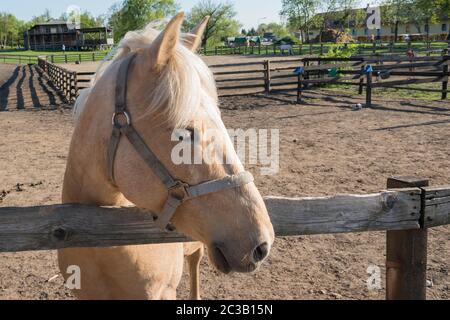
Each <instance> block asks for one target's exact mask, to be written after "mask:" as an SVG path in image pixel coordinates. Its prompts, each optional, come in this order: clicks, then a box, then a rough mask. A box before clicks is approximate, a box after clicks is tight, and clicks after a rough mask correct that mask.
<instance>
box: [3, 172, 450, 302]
mask: <svg viewBox="0 0 450 320" xmlns="http://www.w3.org/2000/svg"><path fill="white" fill-rule="evenodd" d="M388 187H403V188H402V189H391V190H387V191H383V192H380V193H376V194H369V195H340V196H334V197H321V198H281V197H266V198H265V202H266V205H267V208H268V211H269V214H270V217H271V220H272V223H273V225H274V229H275V233H276V235H277V236H299V235H312V234H330V233H348V232H363V231H384V230H386V231H388V234H387V261H386V266H387V293H386V294H387V298H389V299H424V298H425V288H426V250H427V240H426V235H427V233H426V232H427V231H426V230H427V228H430V227H436V226H441V225H447V224H450V186H447V187H438V188H433V187H428V180H423V179H414V178H391V179H389V180H388ZM187 241H191V240H190V239H188V238H187V237H185V236H183V235H181V234H178V233H176V232H165V231H161V230H159V229H158V228H157V227H156V226H155V225H154V223H153V219H152V215H151V214H150V213H148V212H143V211H140V210H138V209H136V208H100V207H89V206H81V205H52V206H38V207H5V208H0V252H18V251H30V250H53V249H61V248H70V247H110V246H122V245H139V244H154V243H173V242H187ZM419 243H420V244H421V245H418V244H419Z"/></svg>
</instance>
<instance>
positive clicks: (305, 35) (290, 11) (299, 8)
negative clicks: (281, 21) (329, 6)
mask: <svg viewBox="0 0 450 320" xmlns="http://www.w3.org/2000/svg"><path fill="white" fill-rule="evenodd" d="M319 3H320V0H282V10H281V12H280V15H281V16H283V17H285V18H287V21H288V25H289V27H290V29H293V30H299V31H300V33H301V35H302V39H303V40H304V41H309V30H310V21H311V19H312V18H313V17H314V15H315V14H316V12H317V10H318V7H319Z"/></svg>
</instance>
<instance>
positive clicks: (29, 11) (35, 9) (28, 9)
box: [0, 0, 368, 29]
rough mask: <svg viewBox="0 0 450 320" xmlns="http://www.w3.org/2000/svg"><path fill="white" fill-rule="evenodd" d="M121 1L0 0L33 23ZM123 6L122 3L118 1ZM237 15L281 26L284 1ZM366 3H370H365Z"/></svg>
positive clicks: (250, 6) (188, 2) (260, 2)
mask: <svg viewBox="0 0 450 320" xmlns="http://www.w3.org/2000/svg"><path fill="white" fill-rule="evenodd" d="M117 2H118V0H38V1H37V0H0V11H6V12H9V13H12V14H14V15H15V16H16V17H18V18H19V19H21V20H30V19H31V18H32V17H33V16H37V15H40V14H42V13H43V12H44V9H45V8H48V9H50V12H51V14H52V15H53V16H54V17H59V16H60V15H61V14H62V13H63V12H65V11H66V9H67V8H68V7H69V6H70V5H77V6H78V7H80V8H81V10H82V11H84V10H87V11H89V12H91V13H92V14H94V15H96V16H97V15H101V14H106V13H108V9H109V8H110V7H111V6H112V5H113V4H115V3H117ZM119 2H120V1H119ZM177 2H178V3H179V4H180V5H181V8H182V10H184V11H185V12H187V11H189V10H190V9H191V8H192V7H193V6H194V5H195V4H196V3H197V2H198V0H177ZM229 2H231V3H234V5H235V8H236V11H237V13H238V15H237V19H238V20H239V21H240V22H241V23H242V24H243V27H244V28H246V29H249V28H251V27H256V26H258V24H259V23H269V22H280V16H279V12H280V10H281V0H231V1H229ZM362 2H363V3H364V2H365V3H367V2H368V1H362Z"/></svg>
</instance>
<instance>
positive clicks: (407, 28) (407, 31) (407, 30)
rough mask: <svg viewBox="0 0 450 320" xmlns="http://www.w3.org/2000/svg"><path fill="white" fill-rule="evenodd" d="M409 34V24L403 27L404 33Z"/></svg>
mask: <svg viewBox="0 0 450 320" xmlns="http://www.w3.org/2000/svg"><path fill="white" fill-rule="evenodd" d="M410 32H411V27H410V26H409V24H407V25H406V26H405V33H410Z"/></svg>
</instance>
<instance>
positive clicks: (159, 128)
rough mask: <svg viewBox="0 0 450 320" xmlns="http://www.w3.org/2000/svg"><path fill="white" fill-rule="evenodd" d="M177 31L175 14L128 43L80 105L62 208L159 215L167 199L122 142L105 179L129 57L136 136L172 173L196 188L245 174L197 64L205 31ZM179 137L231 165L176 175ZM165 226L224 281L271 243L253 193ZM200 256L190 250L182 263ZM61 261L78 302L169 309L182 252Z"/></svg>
mask: <svg viewBox="0 0 450 320" xmlns="http://www.w3.org/2000/svg"><path fill="white" fill-rule="evenodd" d="M182 21H183V14H182V13H181V14H178V15H177V16H175V17H174V18H173V19H172V20H171V21H170V23H169V24H168V25H167V27H166V29H165V30H164V31H163V32H161V33H159V32H157V31H156V30H154V29H152V28H151V27H147V28H146V29H145V30H144V31H143V32H140V33H139V32H133V33H130V34H128V35H127V36H126V37H125V39H124V40H123V42H122V44H121V47H122V51H121V52H120V54H118V56H117V57H116V58H115V59H114V60H113V61H112V62H111V63H110V65H109V66H108V67H107V68H106V69H105V71H104V72H103V73H102V75H101V76H100V77H99V78H98V79H97V80H96V82H95V84H94V86H93V87H92V89H91V90H89V91H88V92H84V93H83V94H82V95H81V96H80V98H79V100H78V101H77V109H78V111H77V112H78V119H77V123H76V127H75V132H74V135H73V138H72V142H71V147H70V153H69V157H68V161H67V168H66V174H65V179H64V188H63V202H64V203H82V204H88V205H100V206H130V205H135V206H137V207H140V208H143V209H146V210H148V211H149V212H161V209H162V206H163V204H164V203H165V201H166V199H167V190H166V189H165V187H164V185H162V183H161V182H160V180H159V179H158V178H157V176H156V175H155V174H154V173H153V172H152V171H151V170H150V169H149V168H148V166H147V165H146V163H145V162H144V161H143V160H142V158H141V157H140V156H139V155H138V154H137V153H136V151H135V149H134V148H133V147H132V145H131V144H130V143H129V142H128V141H127V140H126V139H123V140H121V142H120V145H119V147H118V150H117V154H116V158H115V165H114V173H115V180H116V181H115V182H116V183H115V184H113V183H111V181H110V179H109V178H108V169H107V156H106V154H107V146H108V141H109V139H110V137H111V132H112V125H111V116H112V114H113V112H114V105H115V88H116V79H117V74H118V69H119V66H120V62H121V61H122V59H123V58H124V57H126V56H127V55H128V54H129V52H130V51H132V52H134V53H136V54H137V56H136V58H135V60H134V61H133V62H132V64H131V66H130V69H129V75H130V77H129V80H128V112H129V113H130V115H131V118H132V119H133V126H134V127H135V129H136V130H137V131H138V132H139V133H140V135H141V136H142V138H143V139H144V140H145V143H146V144H147V145H148V146H149V147H150V148H151V150H152V151H153V152H154V153H155V154H156V155H157V157H158V158H159V160H160V161H161V162H162V163H163V164H164V166H166V168H167V169H168V170H169V171H170V173H171V174H172V175H173V176H174V177H176V178H177V179H179V180H181V181H185V182H187V183H189V184H191V185H195V184H199V183H202V182H205V181H209V180H214V179H221V178H223V177H225V176H227V175H233V174H237V173H239V172H242V171H243V170H244V167H243V165H242V164H241V162H240V161H239V158H238V157H237V155H236V153H235V151H234V148H233V145H232V143H231V140H230V138H229V136H228V134H227V131H226V129H225V126H224V124H223V122H222V120H221V117H220V112H219V109H218V99H217V92H216V87H215V82H214V78H213V76H212V73H211V72H210V70H209V69H208V67H207V66H206V65H205V63H204V62H203V61H202V60H201V59H200V58H199V57H198V56H197V55H196V54H195V51H196V50H197V48H198V46H199V44H200V39H201V33H202V32H203V30H202V29H204V28H203V27H204V26H203V27H202V26H200V27H199V28H197V30H196V31H197V34H191V35H182V34H181V33H180V28H181V24H182ZM176 128H189V129H195V132H198V133H199V137H200V139H199V140H197V142H196V143H194V145H193V148H202V147H204V146H205V145H207V144H210V143H213V144H214V146H216V147H217V148H219V147H221V148H222V150H223V152H224V153H225V152H226V154H227V155H228V156H231V158H232V161H231V163H232V164H221V163H222V162H223V161H219V159H216V160H217V161H215V162H213V163H211V162H206V161H204V163H203V164H200V165H198V164H197V165H188V164H182V165H175V164H174V163H173V161H172V160H171V152H172V150H173V148H174V147H175V145H176V142H173V141H172V139H171V135H172V132H173V130H174V129H176ZM208 129H214V130H217V131H219V132H221V135H220V136H218V137H217V136H216V137H215V141H207V139H206V138H205V137H204V135H202V133H203V132H205V131H206V130H208ZM198 141H199V142H198ZM207 163H209V164H207ZM227 163H228V162H227ZM172 223H173V224H174V225H175V227H176V228H177V230H178V231H179V232H182V233H184V234H186V235H188V236H189V237H191V238H192V239H195V240H196V241H199V242H201V243H203V244H205V245H206V247H207V249H208V254H209V257H210V260H211V261H212V263H213V264H214V265H215V266H216V267H217V268H218V269H219V270H220V271H222V272H224V273H229V272H232V271H236V272H252V271H254V270H255V269H256V268H257V267H258V266H259V265H260V264H261V263H262V261H263V260H264V259H265V258H266V257H267V255H268V254H269V251H270V248H271V246H272V244H273V241H274V232H273V227H272V224H271V222H270V219H269V216H268V214H267V210H266V207H265V205H264V202H263V199H262V197H261V195H260V193H259V192H258V190H257V188H256V186H255V185H254V184H253V183H251V184H247V185H245V186H242V187H239V188H236V189H231V190H226V191H225V190H224V191H221V192H217V193H214V194H211V195H207V196H203V197H201V198H196V199H192V200H189V201H187V202H185V203H183V205H182V206H181V207H180V208H179V209H178V210H177V212H176V213H175V215H174V217H173V219H172ZM199 248H200V247H198V246H197V247H194V248H193V249H192V248H190V249H189V248H187V251H188V252H186V253H188V255H190V254H192V253H195V252H197V250H196V249H199ZM200 255H201V254H200ZM58 258H59V266H60V269H61V272H62V274H63V275H64V277H66V278H67V277H68V276H69V275H67V274H66V270H67V268H68V267H69V266H71V265H76V266H79V267H80V270H81V289H80V290H74V294H75V295H76V296H77V297H78V298H80V299H175V298H176V289H177V287H178V284H179V282H180V279H181V275H182V270H183V263H184V248H183V244H160V245H142V246H124V247H111V248H73V249H65V250H59V252H58ZM193 260H194V262H193V263H191V266H194V269H195V265H196V263H197V261H198V260H199V259H198V257H195V256H194V258H193ZM193 280H195V279H193ZM194 296H195V295H194Z"/></svg>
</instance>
